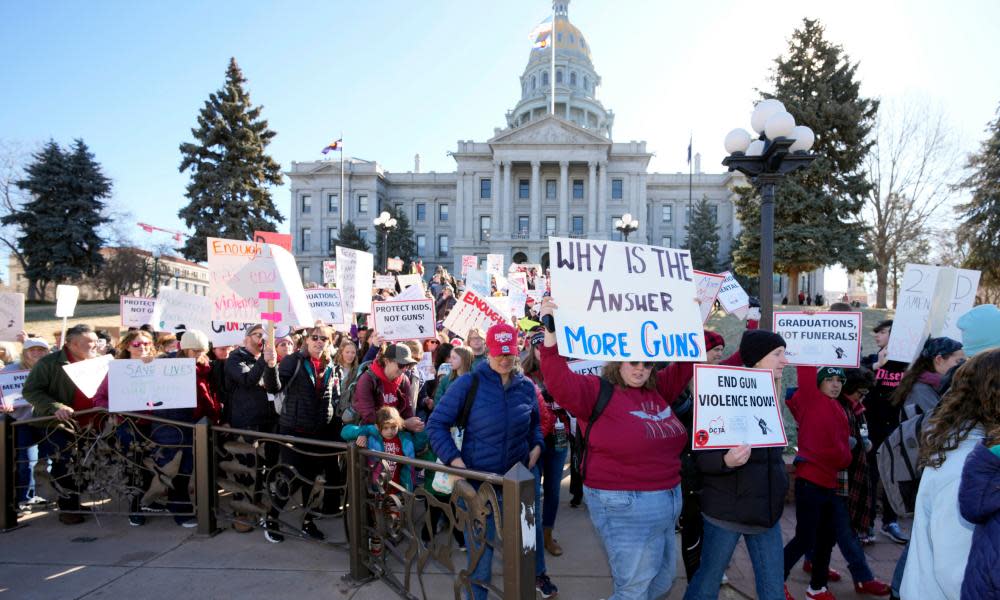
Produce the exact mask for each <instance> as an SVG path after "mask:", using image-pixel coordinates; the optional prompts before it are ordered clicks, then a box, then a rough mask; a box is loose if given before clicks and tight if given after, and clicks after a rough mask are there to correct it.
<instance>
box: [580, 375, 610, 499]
mask: <svg viewBox="0 0 1000 600" xmlns="http://www.w3.org/2000/svg"><path fill="white" fill-rule="evenodd" d="M599 379H600V382H601V391H600V392H599V393H598V394H597V402H596V403H595V404H594V408H593V409H592V410H591V411H590V419H588V420H587V431H586V433H584V434H583V442H582V443H581V445H580V452H579V454H580V479H581V480H583V481H586V480H587V448H588V447H589V446H590V432H591V430H592V429H593V428H594V423H596V422H597V419H599V418H600V416H601V413H603V412H604V409H605V408H607V407H608V402H610V401H611V395H612V394H614V393H615V386H614V385H612V384H611V382H610V381H608V380H607V379H605V378H603V377H600V378H599Z"/></svg>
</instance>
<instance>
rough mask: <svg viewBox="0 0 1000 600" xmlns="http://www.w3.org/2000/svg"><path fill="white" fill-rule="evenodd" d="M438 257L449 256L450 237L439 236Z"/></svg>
mask: <svg viewBox="0 0 1000 600" xmlns="http://www.w3.org/2000/svg"><path fill="white" fill-rule="evenodd" d="M438 256H448V236H446V235H439V236H438Z"/></svg>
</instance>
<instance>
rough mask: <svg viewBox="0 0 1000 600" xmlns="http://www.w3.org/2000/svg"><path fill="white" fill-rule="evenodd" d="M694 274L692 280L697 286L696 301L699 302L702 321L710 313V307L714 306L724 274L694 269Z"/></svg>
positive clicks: (705, 319)
mask: <svg viewBox="0 0 1000 600" xmlns="http://www.w3.org/2000/svg"><path fill="white" fill-rule="evenodd" d="M694 274H695V278H694V282H695V285H696V286H697V287H698V301H699V302H701V305H700V306H701V322H702V323H704V322H705V321H708V317H709V316H710V315H711V314H712V307H713V306H715V299H716V298H717V297H718V295H719V290H721V289H722V283H723V282H724V281H725V280H726V276H725V275H716V274H715V273H705V272H703V271H695V272H694Z"/></svg>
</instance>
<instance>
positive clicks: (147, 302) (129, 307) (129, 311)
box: [119, 296, 156, 329]
mask: <svg viewBox="0 0 1000 600" xmlns="http://www.w3.org/2000/svg"><path fill="white" fill-rule="evenodd" d="M154 306H156V299H155V298H143V297H141V296H121V297H120V299H119V307H120V308H119V312H120V313H121V317H122V329H128V328H129V327H142V326H143V325H152V324H153V307H154Z"/></svg>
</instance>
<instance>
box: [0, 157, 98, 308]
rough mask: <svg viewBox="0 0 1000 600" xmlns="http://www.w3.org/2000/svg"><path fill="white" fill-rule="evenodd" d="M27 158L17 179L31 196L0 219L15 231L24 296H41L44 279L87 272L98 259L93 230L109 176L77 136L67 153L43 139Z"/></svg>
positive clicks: (65, 278) (91, 272) (95, 266)
mask: <svg viewBox="0 0 1000 600" xmlns="http://www.w3.org/2000/svg"><path fill="white" fill-rule="evenodd" d="M32 158H33V162H32V163H31V164H29V165H28V166H27V167H26V168H25V174H26V178H25V179H22V180H20V181H18V182H17V186H18V187H19V188H21V189H22V190H25V191H26V192H28V193H29V194H30V195H31V200H29V201H27V202H25V203H24V204H23V205H22V206H21V207H19V208H18V209H16V210H13V211H12V212H10V214H8V215H6V216H4V217H3V224H4V225H14V226H16V227H17V228H18V230H19V231H20V234H19V236H18V238H17V241H18V247H19V249H20V252H21V255H22V257H23V258H24V262H25V277H27V278H28V288H29V297H32V296H34V297H37V296H42V297H44V295H45V291H46V288H47V287H48V285H49V284H50V283H55V284H59V283H62V282H64V281H69V280H73V279H78V278H80V277H82V276H84V275H86V276H92V275H94V274H95V273H96V272H97V271H98V270H99V269H100V267H101V265H103V264H104V257H103V256H101V248H102V247H103V245H104V240H103V239H102V238H101V237H100V234H99V233H98V230H99V228H100V227H101V226H102V225H104V224H105V223H107V222H108V219H107V217H105V216H104V208H105V205H104V202H103V199H104V198H108V197H110V196H111V180H110V179H108V178H107V177H105V176H104V174H103V173H102V172H101V165H100V164H99V163H98V162H97V161H95V160H94V155H93V154H92V153H91V152H90V149H89V148H87V145H86V144H85V143H84V142H83V140H79V139H78V140H75V141H74V142H73V147H72V148H71V149H70V150H69V151H68V152H65V151H63V149H62V148H60V147H59V144H57V143H55V141H53V140H49V143H48V144H46V145H45V147H43V148H42V150H40V151H39V152H37V153H36V154H34V155H32Z"/></svg>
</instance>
